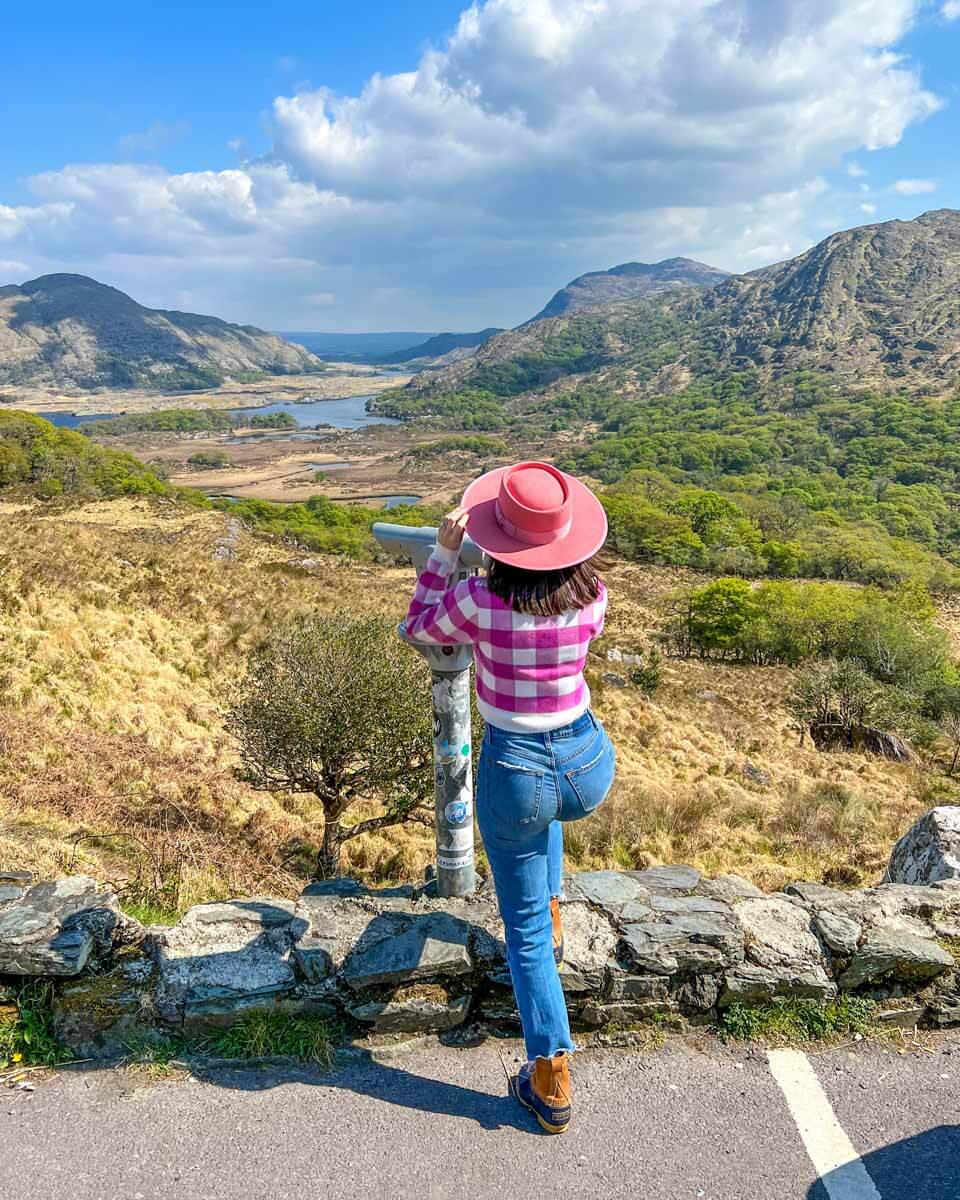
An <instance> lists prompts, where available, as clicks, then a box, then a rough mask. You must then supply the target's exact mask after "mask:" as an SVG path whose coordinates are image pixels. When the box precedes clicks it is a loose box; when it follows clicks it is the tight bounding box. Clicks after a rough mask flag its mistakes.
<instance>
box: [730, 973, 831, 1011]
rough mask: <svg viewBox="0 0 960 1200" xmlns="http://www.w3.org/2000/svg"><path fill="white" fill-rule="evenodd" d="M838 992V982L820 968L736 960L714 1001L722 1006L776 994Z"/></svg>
mask: <svg viewBox="0 0 960 1200" xmlns="http://www.w3.org/2000/svg"><path fill="white" fill-rule="evenodd" d="M836 994H837V985H836V984H835V983H834V982H833V980H832V979H829V978H828V977H827V975H826V974H825V972H823V971H822V970H819V969H816V968H811V969H809V970H803V969H794V968H792V967H789V966H779V967H776V968H772V969H771V968H768V967H758V966H754V965H753V964H752V963H748V962H742V963H738V964H737V966H736V967H734V968H733V969H732V970H730V971H727V972H726V973H725V975H724V977H723V987H722V989H721V992H720V997H719V999H718V1001H717V1003H718V1005H719V1006H720V1007H721V1008H726V1007H727V1006H728V1005H730V1004H734V1003H739V1004H762V1003H763V1001H765V1000H772V999H773V998H774V997H776V996H798V997H801V998H806V999H811V1000H829V999H831V998H832V997H833V996H836Z"/></svg>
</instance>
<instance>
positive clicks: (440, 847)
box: [437, 825, 473, 854]
mask: <svg viewBox="0 0 960 1200" xmlns="http://www.w3.org/2000/svg"><path fill="white" fill-rule="evenodd" d="M472 845H473V826H472V825H461V826H460V828H459V829H443V830H441V831H440V840H439V841H438V844H437V853H438V854H443V853H445V852H446V851H448V850H450V851H454V850H456V851H460V852H463V851H467V850H469V849H470V847H471V846H472Z"/></svg>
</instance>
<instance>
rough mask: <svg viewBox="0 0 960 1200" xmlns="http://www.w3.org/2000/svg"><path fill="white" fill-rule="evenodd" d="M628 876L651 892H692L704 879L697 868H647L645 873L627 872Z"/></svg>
mask: <svg viewBox="0 0 960 1200" xmlns="http://www.w3.org/2000/svg"><path fill="white" fill-rule="evenodd" d="M626 874H627V875H629V876H630V878H631V879H634V880H636V882H637V883H639V884H642V886H643V887H645V888H649V889H650V891H651V892H663V891H668V892H672V891H676V892H692V891H693V890H694V888H696V887H697V885H698V884H699V883H700V881H701V879H702V878H703V877H702V876H701V874H700V872H699V871H698V870H697V869H696V867H687V866H682V865H681V866H676V867H647V869H646V870H645V871H627V872H626Z"/></svg>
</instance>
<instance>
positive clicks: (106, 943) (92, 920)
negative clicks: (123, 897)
mask: <svg viewBox="0 0 960 1200" xmlns="http://www.w3.org/2000/svg"><path fill="white" fill-rule="evenodd" d="M142 932H143V931H142V929H141V927H140V925H139V924H138V922H136V921H133V920H132V919H131V918H129V917H126V916H124V915H123V914H122V913H121V912H120V905H119V903H118V902H117V897H116V896H115V895H114V893H113V892H111V891H109V890H108V889H101V888H100V887H98V885H97V883H96V881H95V880H93V879H89V878H87V876H85V875H72V876H70V877H69V878H66V879H55V880H53V881H51V882H48V883H37V884H34V885H33V887H30V888H27V890H26V891H24V892H23V893H22V894H21V895H20V896H19V897H17V898H16V899H15V900H14V901H13V903H12V904H9V905H7V906H6V907H5V908H4V909H3V910H2V911H0V975H79V974H80V972H81V971H82V970H83V969H84V967H85V966H87V965H88V964H89V963H94V962H96V961H97V960H99V959H101V958H103V957H105V956H106V955H108V954H109V953H110V951H111V950H112V949H113V947H114V945H115V944H119V943H121V942H125V941H133V940H136V939H137V938H138V937H140V936H142Z"/></svg>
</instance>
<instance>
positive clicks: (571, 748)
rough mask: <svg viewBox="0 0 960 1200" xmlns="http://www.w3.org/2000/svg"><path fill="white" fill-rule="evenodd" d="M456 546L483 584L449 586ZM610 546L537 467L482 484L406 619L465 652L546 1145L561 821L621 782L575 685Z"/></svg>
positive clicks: (584, 493)
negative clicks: (471, 557) (465, 545)
mask: <svg viewBox="0 0 960 1200" xmlns="http://www.w3.org/2000/svg"><path fill="white" fill-rule="evenodd" d="M464 532H467V533H469V534H470V536H471V537H472V538H473V540H474V541H475V542H476V543H477V544H478V545H479V546H480V547H481V548H482V549H483V550H484V551H485V552H486V554H487V556H488V558H489V566H488V570H487V574H486V577H485V578H481V577H478V576H474V577H471V578H468V579H465V580H462V581H460V582H459V583H456V584H454V585H453V586H452V587H450V586H448V584H449V579H450V575H451V573H452V571H453V569H454V567H455V565H456V562H457V557H458V553H459V550H460V544H461V542H462V541H463V536H464ZM606 536H607V520H606V514H605V513H604V511H603V508H602V507H601V505H600V503H599V502H598V500H597V498H596V497H595V496H594V495H593V493H592V492H591V491H590V490H589V489H588V488H586V487H585V486H584V485H583V484H582V483H580V482H579V481H578V480H576V479H574V478H573V477H572V476H570V475H566V474H564V473H563V472H562V471H558V470H557V469H556V468H555V467H552V466H549V465H548V464H547V463H540V462H524V463H519V464H518V465H517V466H513V467H504V468H501V469H499V470H496V471H491V472H489V473H488V474H486V475H483V476H481V477H480V478H479V479H476V480H474V482H473V483H471V484H470V486H469V487H468V488H467V490H466V492H465V493H464V496H463V504H462V506H461V507H460V508H455V509H454V510H453V511H452V512H451V513H449V514H448V515H447V516H446V517H445V518H444V520H443V523H442V525H441V527H440V532H439V537H438V542H437V547H436V550H435V552H434V554H433V556H432V557H431V559H430V561H429V562H428V563H427V566H426V568H425V569H424V571H423V573H422V574H421V575H420V578H419V580H418V581H417V587H416V591H415V592H414V597H413V600H412V602H411V604H410V610H409V612H408V614H407V633H408V635H409V636H411V637H413V638H415V639H417V640H419V641H424V642H430V643H438V644H450V643H452V642H465V643H472V644H473V646H474V655H475V660H476V683H477V705H478V707H479V709H480V713H481V715H482V716H483V718H484V720H485V722H486V734H485V736H484V739H483V749H482V751H481V754H480V764H479V770H478V781H477V820H478V823H479V826H480V833H481V835H482V837H483V844H484V848H485V850H486V854H487V859H488V860H489V863H490V868H491V870H492V872H493V882H494V886H495V888H496V892H497V899H498V901H499V905H500V913H501V916H502V917H503V924H504V930H505V933H506V943H507V959H508V961H509V964H510V973H511V976H512V979H513V988H514V992H515V995H516V999H517V1008H518V1009H519V1012H520V1018H521V1021H522V1023H523V1035H524V1041H525V1043H526V1050H527V1060H528V1061H527V1063H526V1064H525V1065H524V1067H522V1068H521V1070H520V1073H519V1075H518V1076H517V1077H516V1078H515V1079H514V1080H513V1091H514V1094H515V1095H516V1097H517V1099H518V1100H519V1101H520V1102H521V1104H523V1105H525V1106H526V1107H527V1108H529V1109H530V1110H531V1111H532V1112H533V1113H534V1114H535V1116H536V1118H537V1120H538V1121H539V1122H540V1125H541V1126H542V1127H543V1129H545V1130H546V1131H547V1132H548V1133H562V1132H563V1131H564V1130H565V1129H566V1128H567V1126H568V1124H569V1122H570V1114H571V1090H570V1068H569V1060H568V1055H569V1054H570V1053H571V1052H572V1051H573V1049H574V1045H573V1042H572V1041H571V1039H570V1025H569V1020H568V1017H567V1008H566V1004H565V1003H564V997H563V991H562V989H561V986H560V978H559V975H558V971H557V966H558V964H559V963H560V962H561V961H562V959H563V933H562V929H561V924H560V903H559V901H560V892H561V881H562V874H563V827H562V824H561V822H564V821H576V820H580V819H581V818H582V817H585V816H587V815H588V813H591V812H593V811H594V810H595V809H596V808H597V806H598V805H599V804H600V803H601V802H602V801H603V799H604V797H605V796H606V794H607V792H608V791H609V790H610V785H611V783H612V782H613V775H614V767H615V760H614V750H613V746H612V744H611V742H610V739H609V738H608V736H607V734H606V733H605V732H604V730H603V728H602V726H601V725H600V722H599V721H598V720H597V718H596V717H595V716H594V715H593V713H592V712H591V711H590V692H589V690H588V688H587V685H586V682H585V680H584V678H583V667H584V663H585V661H586V657H587V649H588V647H589V645H590V642H591V641H592V640H593V639H594V638H596V637H597V636H599V634H600V631H601V630H602V628H603V617H604V611H605V609H606V604H607V593H606V589H605V587H604V585H603V581H602V580H601V579H600V576H599V575H598V573H597V569H596V566H595V565H594V563H593V561H592V559H593V556H594V555H595V554H596V553H597V551H599V549H600V547H601V546H602V545H603V543H604V541H605V539H606Z"/></svg>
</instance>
